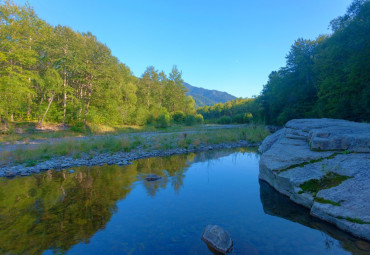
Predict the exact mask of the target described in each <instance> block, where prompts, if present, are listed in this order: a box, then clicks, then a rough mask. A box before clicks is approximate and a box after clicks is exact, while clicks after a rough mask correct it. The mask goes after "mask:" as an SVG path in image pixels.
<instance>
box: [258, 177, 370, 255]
mask: <svg viewBox="0 0 370 255" xmlns="http://www.w3.org/2000/svg"><path fill="white" fill-rule="evenodd" d="M259 184H260V198H261V202H262V205H263V210H264V212H265V213H266V214H269V215H272V216H278V217H280V218H284V219H287V220H290V221H293V222H298V223H300V224H302V225H304V226H307V227H309V228H312V229H317V230H319V231H321V232H322V233H323V234H325V235H327V236H330V237H332V238H334V239H336V240H338V241H339V242H340V244H341V246H342V247H343V248H344V249H345V250H347V251H349V252H352V253H353V254H361V255H362V254H363V255H365V254H370V243H369V242H367V241H364V240H362V239H359V238H356V237H354V236H352V235H350V234H348V233H346V232H343V231H341V230H339V229H338V228H337V227H335V226H334V225H332V224H329V223H327V222H325V221H322V220H320V219H317V218H316V217H313V216H312V215H310V211H309V209H307V208H305V207H303V206H300V205H298V204H295V203H294V202H292V201H291V200H290V199H289V198H288V197H286V196H284V195H282V194H280V193H279V192H277V191H276V190H275V189H274V188H272V187H271V186H270V185H269V184H268V183H266V182H264V181H261V180H260V181H259ZM325 245H326V246H327V247H328V248H330V247H331V245H332V243H331V242H330V240H329V238H328V239H326V241H325Z"/></svg>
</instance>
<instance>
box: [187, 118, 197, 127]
mask: <svg viewBox="0 0 370 255" xmlns="http://www.w3.org/2000/svg"><path fill="white" fill-rule="evenodd" d="M195 123H197V120H196V118H195V116H194V115H186V117H185V125H186V126H193V125H195Z"/></svg>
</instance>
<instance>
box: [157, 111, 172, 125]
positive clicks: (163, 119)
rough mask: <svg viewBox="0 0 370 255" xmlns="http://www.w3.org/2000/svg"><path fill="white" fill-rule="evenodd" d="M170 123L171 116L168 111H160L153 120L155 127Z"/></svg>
mask: <svg viewBox="0 0 370 255" xmlns="http://www.w3.org/2000/svg"><path fill="white" fill-rule="evenodd" d="M170 124H171V116H170V114H169V113H168V112H163V113H161V114H160V115H159V116H158V118H156V120H155V126H156V127H157V128H166V127H168V126H169V125H170Z"/></svg>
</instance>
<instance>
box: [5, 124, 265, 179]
mask: <svg viewBox="0 0 370 255" xmlns="http://www.w3.org/2000/svg"><path fill="white" fill-rule="evenodd" d="M268 134H269V132H268V131H267V130H266V129H265V128H264V127H263V126H252V125H251V126H247V127H243V128H240V127H236V128H227V129H212V130H202V131H192V132H176V133H156V132H151V133H142V134H135V135H125V136H103V137H100V136H99V137H90V138H89V139H64V140H62V141H58V142H53V143H45V142H44V143H41V144H39V145H37V146H36V147H35V146H33V147H31V145H19V147H17V148H12V150H4V147H3V150H2V151H1V160H2V162H1V164H0V176H2V177H14V176H17V175H18V176H27V175H31V174H34V173H39V172H41V171H46V170H49V169H64V168H71V167H76V166H95V165H104V164H118V165H128V164H130V163H131V161H133V160H136V159H140V158H149V157H161V156H169V155H175V154H182V153H188V152H199V151H205V150H213V149H223V148H236V147H254V146H258V145H259V144H260V141H262V140H263V139H264V138H265V137H266V136H267V135H268Z"/></svg>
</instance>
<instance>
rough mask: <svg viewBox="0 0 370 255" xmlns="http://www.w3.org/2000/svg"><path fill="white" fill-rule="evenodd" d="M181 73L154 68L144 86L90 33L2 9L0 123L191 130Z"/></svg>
mask: <svg viewBox="0 0 370 255" xmlns="http://www.w3.org/2000/svg"><path fill="white" fill-rule="evenodd" d="M186 91H187V90H186V88H185V87H184V85H183V80H182V73H181V72H180V71H179V70H178V69H177V67H176V66H174V67H173V69H172V71H171V73H169V74H168V75H167V74H165V73H164V72H163V71H162V72H159V71H158V70H156V69H155V68H154V67H153V66H149V67H148V68H147V69H146V70H145V72H144V73H143V74H142V76H141V77H140V78H137V77H135V76H134V75H133V74H132V72H131V71H130V69H129V67H127V66H126V65H125V64H123V63H121V62H120V61H119V60H118V59H117V58H116V57H114V56H112V54H111V51H110V49H109V48H108V47H107V46H106V45H104V44H102V43H101V42H99V41H98V39H97V38H96V36H94V35H93V34H92V33H90V32H88V33H80V32H75V31H74V30H73V29H71V28H69V27H65V26H60V25H58V26H55V27H53V26H51V25H49V24H48V23H47V22H45V21H43V20H41V19H40V18H39V17H38V16H37V15H36V14H35V12H34V10H33V8H32V7H30V6H29V5H24V6H18V5H16V4H14V3H13V2H12V1H5V2H4V4H1V5H0V115H1V120H2V122H3V124H4V125H6V123H7V122H8V121H37V123H38V125H40V126H42V124H43V122H44V121H48V122H54V123H60V124H62V125H76V126H78V125H80V126H81V125H84V124H86V123H97V124H101V123H104V124H106V125H120V124H123V125H145V124H148V123H153V122H155V123H156V124H157V125H159V126H166V125H168V123H169V121H170V120H171V117H172V115H173V114H175V113H176V114H177V115H179V116H180V121H182V120H183V119H184V120H185V119H186V118H187V119H189V120H188V123H190V124H192V123H195V122H196V121H198V122H201V121H202V118H201V116H194V114H195V109H194V100H193V99H192V98H191V97H190V96H186V95H185V93H186Z"/></svg>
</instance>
